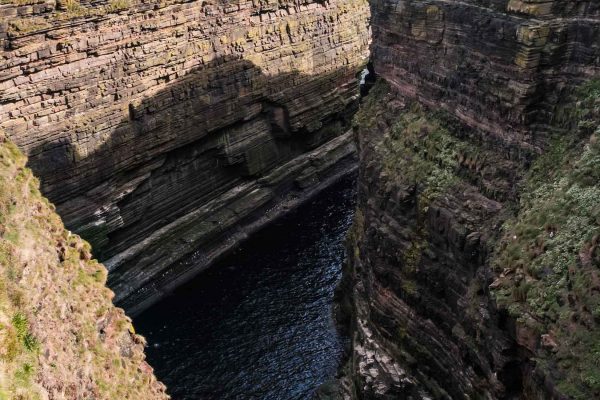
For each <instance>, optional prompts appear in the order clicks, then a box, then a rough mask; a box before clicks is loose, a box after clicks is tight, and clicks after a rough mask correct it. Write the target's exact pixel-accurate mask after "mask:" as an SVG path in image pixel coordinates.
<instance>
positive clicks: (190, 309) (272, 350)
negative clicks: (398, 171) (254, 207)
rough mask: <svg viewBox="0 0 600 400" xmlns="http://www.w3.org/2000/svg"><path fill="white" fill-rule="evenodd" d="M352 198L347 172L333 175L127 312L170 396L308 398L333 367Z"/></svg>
mask: <svg viewBox="0 0 600 400" xmlns="http://www.w3.org/2000/svg"><path fill="white" fill-rule="evenodd" d="M354 198H355V189H354V180H353V179H344V180H342V181H340V182H339V183H337V184H336V185H334V186H332V187H331V188H329V189H327V190H326V191H324V192H322V193H321V194H320V195H319V196H317V197H316V198H315V199H314V200H313V201H311V202H309V203H308V204H306V205H304V206H302V207H301V208H299V209H298V210H297V211H295V212H293V213H291V214H290V215H288V216H286V217H285V218H283V219H281V220H279V221H278V222H276V223H275V224H273V225H271V226H270V227H268V228H266V229H265V230H263V231H261V232H259V233H258V234H256V235H255V236H254V237H252V238H251V239H250V240H249V241H247V242H246V243H244V244H243V245H242V246H241V248H240V249H239V250H238V251H237V252H236V253H234V254H232V255H230V256H228V257H227V258H226V259H224V260H222V261H221V262H219V263H218V264H217V265H215V266H214V267H213V268H211V269H209V270H208V271H206V272H204V273H202V274H200V275H199V276H198V277H197V278H195V279H194V280H193V281H191V282H189V283H187V284H186V285H184V286H183V287H181V288H179V289H178V290H176V291H175V293H174V294H173V295H172V296H170V297H167V298H165V299H164V300H162V301H161V302H160V303H158V304H156V305H155V306H153V307H152V308H150V309H148V310H147V311H145V312H144V313H143V314H141V315H140V316H139V317H137V318H136V320H135V323H136V327H137V329H138V330H139V332H140V333H141V334H142V335H144V336H146V338H147V339H148V345H149V347H148V349H147V355H148V361H149V362H150V364H151V365H152V366H153V367H154V368H155V372H156V375H157V376H158V378H159V379H161V380H162V381H163V382H164V383H165V384H166V385H167V387H168V388H169V393H170V394H171V395H172V396H173V398H174V399H175V400H183V399H277V400H287V399H309V398H310V397H311V396H312V394H313V392H314V390H315V389H316V387H317V386H318V385H319V384H321V383H323V382H324V381H326V380H327V379H329V378H331V377H333V376H334V375H335V372H336V369H337V367H338V364H339V362H340V357H341V355H342V347H343V343H342V339H341V338H340V336H339V334H338V333H337V332H336V330H335V328H334V326H333V320H332V316H331V306H332V300H333V291H334V288H335V286H336V284H337V282H338V280H339V278H340V275H341V263H342V260H343V254H344V248H343V240H344V237H345V234H346V231H347V229H348V227H349V225H350V223H351V220H352V213H353V210H354Z"/></svg>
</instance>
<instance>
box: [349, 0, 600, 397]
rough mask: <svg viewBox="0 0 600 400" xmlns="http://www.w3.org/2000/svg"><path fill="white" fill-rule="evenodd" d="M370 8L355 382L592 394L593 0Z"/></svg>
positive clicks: (411, 390)
mask: <svg viewBox="0 0 600 400" xmlns="http://www.w3.org/2000/svg"><path fill="white" fill-rule="evenodd" d="M371 5H372V10H371V11H372V31H373V44H372V56H371V57H372V62H373V65H374V70H375V72H376V73H377V76H378V77H379V83H378V84H377V85H376V86H375V87H374V88H373V90H372V91H371V93H370V94H369V95H368V96H367V98H366V99H365V101H364V103H363V104H362V105H361V111H359V113H358V114H357V117H356V120H355V125H354V128H355V134H356V137H357V138H358V141H359V144H358V147H359V154H360V167H359V191H358V210H357V214H356V215H357V217H356V218H355V224H354V227H353V228H352V230H351V235H350V238H349V245H348V254H349V260H348V267H347V271H346V274H345V277H346V278H345V280H344V282H343V283H342V285H341V289H340V290H341V292H343V293H345V294H346V296H347V297H346V298H345V300H341V301H340V304H341V305H342V308H344V309H345V311H346V315H347V316H348V315H350V316H352V317H353V318H347V319H346V322H348V323H349V324H350V325H351V329H352V332H353V334H354V335H355V336H354V345H353V351H352V355H351V357H350V361H349V367H348V369H347V370H348V371H351V373H350V374H349V375H350V377H351V381H352V385H351V388H352V390H351V391H353V392H354V394H355V395H357V396H358V398H361V399H398V398H413V399H414V398H423V399H425V398H430V399H448V398H452V399H462V398H486V399H512V398H522V399H568V398H575V399H579V398H581V399H587V398H595V397H598V396H599V395H600V387H599V385H600V384H599V383H598V382H600V380H598V373H597V371H598V369H597V366H596V367H594V366H593V363H594V361H592V360H593V357H588V356H587V354H588V349H590V348H592V347H593V345H592V344H591V343H595V342H597V340H598V337H599V332H600V327H599V326H598V319H597V317H595V316H594V315H595V314H594V311H593V310H594V309H596V307H597V306H598V297H597V295H596V294H594V293H596V291H597V290H598V286H597V282H598V281H597V278H596V272H595V270H594V268H597V267H598V265H599V264H598V260H597V259H595V258H593V257H595V256H594V254H596V253H595V251H597V250H596V249H597V248H598V245H597V242H598V240H600V239H598V236H595V235H597V234H598V230H599V229H600V220H599V219H598V209H597V205H596V204H597V202H592V201H588V200H586V199H591V198H593V197H597V196H598V194H597V193H599V192H598V186H597V178H594V177H595V176H596V175H595V174H596V173H597V172H592V171H598V167H599V166H598V159H597V158H594V157H597V154H598V153H597V152H598V147H597V142H598V138H597V134H595V133H594V132H596V131H597V129H598V126H599V125H600V122H599V120H600V119H599V117H598V116H599V115H600V113H599V111H600V110H599V108H598V104H599V103H598V102H599V101H600V91H598V85H599V83H598V77H600V4H599V3H598V2H594V1H529V2H528V1H475V0H470V1H469V0H467V1H460V2H459V1H395V0H389V1H372V2H371ZM574 176H581V177H585V178H574ZM576 221H577V222H576ZM575 226H578V227H580V228H577V229H575V228H574V227H575ZM558 232H562V235H561V236H560V237H559V236H558ZM592 249H593V250H592ZM592 260H595V261H592ZM588 371H593V372H588Z"/></svg>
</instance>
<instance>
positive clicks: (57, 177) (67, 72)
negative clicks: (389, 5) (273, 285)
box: [0, 0, 369, 305]
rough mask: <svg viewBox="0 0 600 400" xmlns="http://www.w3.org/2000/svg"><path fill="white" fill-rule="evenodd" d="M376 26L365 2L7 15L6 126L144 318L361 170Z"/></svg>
mask: <svg viewBox="0 0 600 400" xmlns="http://www.w3.org/2000/svg"><path fill="white" fill-rule="evenodd" d="M368 14H369V9H368V5H367V3H366V1H364V0H335V1H327V2H316V1H315V2H312V1H298V2H288V1H240V2H235V3H231V2H220V1H214V2H212V1H209V2H207V1H191V2H186V1H161V2H158V1H154V2H145V1H141V2H137V1H135V2H134V1H127V0H124V1H119V0H111V1H109V2H102V1H100V2H96V1H94V2H83V1H82V2H78V1H76V0H72V1H59V2H54V1H37V0H35V1H34V0H32V1H25V2H22V1H15V2H5V3H4V4H2V5H0V16H2V21H1V23H0V42H1V43H2V46H3V50H2V52H1V53H0V59H1V60H2V63H1V67H0V121H1V125H2V127H3V128H4V129H5V131H6V133H7V135H8V136H9V137H10V138H11V139H12V140H13V141H14V142H15V143H16V144H17V145H18V146H19V147H20V148H21V149H23V150H24V151H25V152H26V153H27V154H28V156H29V158H30V166H31V168H32V169H33V170H34V172H35V173H36V174H37V176H39V177H40V179H41V183H42V191H43V192H44V193H45V194H46V195H47V196H48V198H49V199H50V200H51V201H53V202H54V203H55V204H56V205H57V210H58V212H59V213H60V215H61V216H62V217H63V219H64V220H65V224H66V225H67V226H68V227H69V228H70V229H72V230H74V231H76V232H78V233H80V234H81V235H82V236H84V237H85V238H86V239H88V240H89V241H90V242H91V243H92V244H93V247H94V251H95V254H96V255H97V256H99V257H100V258H101V259H103V260H105V261H106V265H107V266H108V267H109V269H110V270H111V274H110V278H109V279H110V283H111V286H112V287H113V288H114V289H115V291H116V293H117V299H118V300H120V301H123V302H124V303H123V304H127V305H130V304H132V303H136V304H137V303H140V302H141V301H143V300H144V299H148V298H150V297H152V294H153V293H158V292H160V291H161V290H162V286H163V284H167V281H171V280H172V279H173V277H174V276H175V275H178V276H181V277H183V276H184V275H185V274H186V273H187V272H189V271H188V269H189V268H190V266H189V265H187V264H185V263H184V264H185V265H183V266H180V267H179V269H178V271H175V272H173V271H171V272H168V273H167V272H165V271H166V269H168V267H170V266H172V265H174V264H175V263H176V262H177V261H178V260H180V259H182V258H183V257H184V256H186V255H189V254H190V253H191V252H192V251H194V250H196V249H198V248H200V252H199V254H196V256H195V259H196V261H197V262H196V267H198V265H200V266H201V265H205V264H207V263H208V262H209V261H210V260H211V259H212V258H214V257H215V256H216V255H218V254H220V253H221V252H222V251H223V250H224V249H226V248H227V247H228V246H231V244H232V243H234V242H235V241H236V240H238V239H240V238H242V237H243V236H244V235H245V234H246V233H247V232H248V231H251V230H252V229H255V228H256V226H258V225H260V224H261V223H262V222H264V221H266V220H267V219H268V216H267V217H265V212H266V211H268V210H271V209H274V208H277V206H278V205H279V209H275V210H274V211H273V213H272V214H273V215H276V214H278V212H281V209H282V206H281V204H282V203H283V202H284V200H285V199H286V198H287V197H289V196H290V195H291V196H292V197H293V198H291V199H288V202H289V203H290V204H293V203H294V202H295V201H296V200H295V198H297V197H302V196H305V195H306V194H307V193H308V192H310V191H311V190H315V189H317V188H318V187H320V186H322V185H324V184H325V183H326V182H327V181H328V180H330V179H332V178H333V177H335V176H336V175H339V174H341V173H343V172H345V171H348V170H349V169H350V168H352V164H353V162H354V160H353V157H354V149H353V146H352V143H351V140H350V139H351V138H350V137H349V136H348V135H346V136H343V135H342V134H343V133H344V132H345V131H346V125H347V122H348V117H349V115H350V114H351V113H352V112H353V111H354V109H355V103H356V97H357V83H356V77H355V75H356V73H357V71H358V69H359V68H361V66H362V65H363V64H364V62H365V57H366V55H367V52H368V41H369V32H368V28H367V19H368ZM227 238H229V241H227V240H226V239H227ZM186 265H187V266H186ZM195 269H196V270H197V269H198V268H195ZM159 274H160V276H161V278H158V280H157V279H155V278H157V276H159ZM158 281H164V282H163V283H160V284H159V283H158ZM151 282H154V283H155V284H152V287H150V286H151ZM139 288H143V290H142V291H138V292H137V294H136V296H135V299H134V298H131V299H129V300H126V298H127V297H128V296H129V295H131V294H132V293H133V292H135V291H136V290H138V289H139Z"/></svg>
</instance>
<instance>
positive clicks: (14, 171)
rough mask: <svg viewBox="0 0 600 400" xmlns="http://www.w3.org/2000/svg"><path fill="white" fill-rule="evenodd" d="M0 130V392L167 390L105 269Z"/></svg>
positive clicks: (97, 394)
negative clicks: (66, 225)
mask: <svg viewBox="0 0 600 400" xmlns="http://www.w3.org/2000/svg"><path fill="white" fill-rule="evenodd" d="M26 161H27V159H26V158H25V156H23V154H22V153H20V152H19V150H18V149H17V147H16V146H15V145H14V144H12V143H10V142H9V141H7V139H6V138H5V137H4V136H3V135H2V134H1V133H0V398H2V399H23V400H34V399H106V400H114V399H131V400H139V399H167V398H169V397H168V396H167V395H166V394H165V388H164V386H163V385H162V384H161V383H160V382H158V381H157V380H156V378H155V377H154V375H153V372H152V368H150V366H149V365H148V364H147V363H146V362H145V361H144V343H145V342H144V339H143V338H142V337H141V336H138V335H136V334H135V331H134V330H133V326H132V325H131V320H130V319H129V318H128V317H126V316H125V314H124V313H123V310H121V309H118V308H115V306H113V304H112V298H113V296H114V295H113V293H112V292H111V291H110V290H109V289H107V288H106V286H105V283H106V275H107V271H106V269H105V268H104V266H103V265H102V264H99V263H98V262H97V261H96V260H93V259H92V258H91V253H90V246H89V244H88V243H87V242H85V241H83V240H82V239H80V238H79V237H78V236H77V235H73V234H71V232H69V231H68V230H66V229H65V228H64V226H63V224H62V222H61V219H60V217H59V216H58V215H57V214H56V212H55V209H54V206H52V205H51V204H50V203H49V202H48V200H46V199H45V198H44V197H42V195H41V194H40V192H39V181H38V180H37V179H36V178H34V177H33V175H32V173H31V171H30V170H29V169H28V168H26V167H25V163H26Z"/></svg>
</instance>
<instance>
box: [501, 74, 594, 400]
mask: <svg viewBox="0 0 600 400" xmlns="http://www.w3.org/2000/svg"><path fill="white" fill-rule="evenodd" d="M577 96H578V101H577V102H576V106H575V109H574V111H573V112H571V113H570V115H572V116H573V117H574V118H575V120H574V121H571V122H572V123H571V124H570V126H571V131H570V132H569V133H568V134H566V135H565V134H563V135H561V136H557V137H555V138H554V139H553V140H552V142H551V145H550V147H549V148H548V149H547V151H546V152H545V153H544V154H543V155H542V156H540V157H539V158H538V159H537V160H536V161H535V163H534V164H533V166H532V168H531V169H530V171H529V173H528V176H527V179H526V180H525V182H524V185H523V189H522V193H523V194H522V198H521V204H520V210H519V213H518V215H517V216H516V218H514V219H513V220H510V221H507V223H506V224H505V225H504V227H503V231H504V234H503V238H502V240H501V241H500V242H499V244H498V247H497V249H496V254H495V257H494V262H493V266H494V268H495V269H496V271H497V272H502V275H501V278H500V279H501V285H500V286H499V287H498V288H497V289H496V290H495V296H496V299H497V302H498V304H499V305H500V306H504V307H506V308H507V309H508V310H509V312H510V313H511V314H512V315H513V316H514V317H515V318H517V319H518V320H519V321H524V320H525V319H527V318H532V319H533V320H535V321H536V322H537V323H538V324H539V326H540V327H541V328H542V329H543V332H542V333H544V332H551V334H552V335H553V337H554V340H555V341H556V342H557V346H558V347H557V348H556V349H554V352H555V354H556V355H555V356H554V357H549V360H551V361H548V362H546V363H545V364H544V363H542V365H546V367H547V368H548V369H549V370H553V369H559V370H561V371H562V372H561V373H560V374H558V375H557V376H560V377H561V378H560V379H559V380H558V385H559V388H560V389H561V390H562V391H563V392H564V393H565V394H567V395H570V396H572V397H573V398H575V399H587V398H590V397H589V395H590V393H599V392H600V348H598V343H600V329H599V328H600V326H599V323H600V118H599V117H600V81H593V82H590V83H589V84H587V85H585V86H584V87H582V88H581V89H580V90H579V91H578V93H577Z"/></svg>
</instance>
